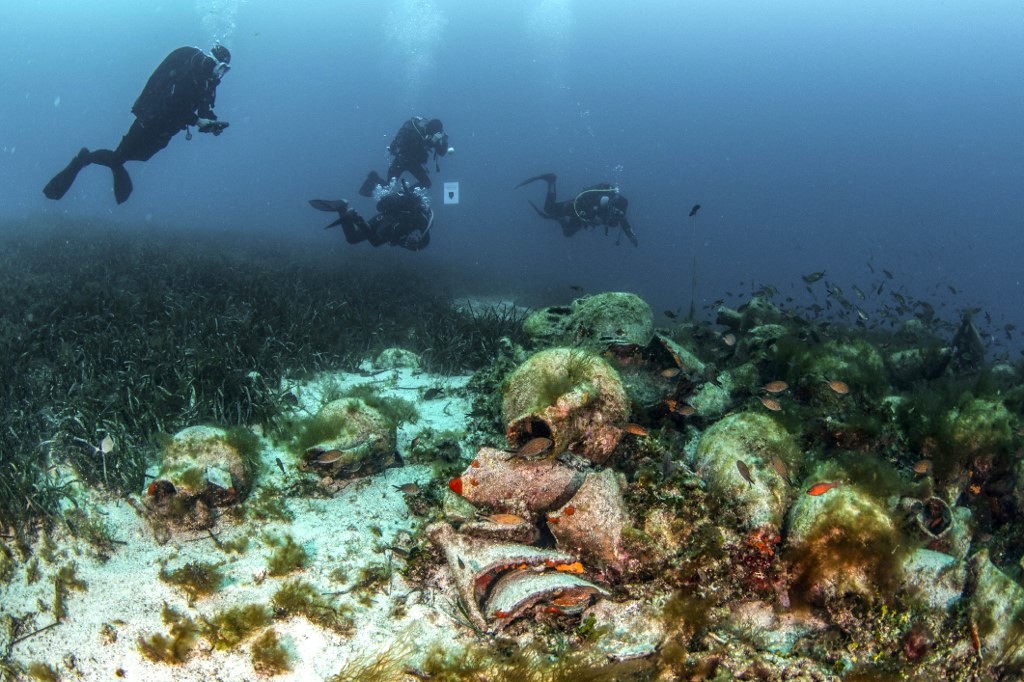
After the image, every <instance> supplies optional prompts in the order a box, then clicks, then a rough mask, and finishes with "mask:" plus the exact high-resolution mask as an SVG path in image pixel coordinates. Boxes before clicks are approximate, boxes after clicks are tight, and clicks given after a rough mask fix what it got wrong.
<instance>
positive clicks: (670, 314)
mask: <svg viewBox="0 0 1024 682" xmlns="http://www.w3.org/2000/svg"><path fill="white" fill-rule="evenodd" d="M662 313H663V314H664V315H665V317H667V318H668V319H670V320H674V319H676V314H675V313H674V312H672V311H671V310H663V311H662Z"/></svg>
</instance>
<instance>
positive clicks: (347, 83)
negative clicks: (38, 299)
mask: <svg viewBox="0 0 1024 682" xmlns="http://www.w3.org/2000/svg"><path fill="white" fill-rule="evenodd" d="M216 40H221V41H223V42H224V44H226V45H227V46H228V47H229V48H230V49H231V51H232V55H233V60H232V71H231V72H230V73H229V74H228V76H227V77H226V78H225V80H224V82H223V83H222V84H221V86H220V88H219V90H218V98H217V108H216V110H217V113H218V115H219V116H220V117H221V118H222V119H223V120H227V121H229V122H230V123H231V127H230V129H228V130H227V131H226V132H225V133H224V134H223V135H221V136H220V137H217V138H214V137H212V136H204V135H196V136H195V138H194V139H192V140H191V141H190V142H186V140H185V139H184V136H183V135H179V136H178V137H176V138H175V139H174V140H173V141H172V142H171V144H170V146H169V147H168V148H167V149H165V150H164V151H162V152H160V153H159V154H158V155H157V156H156V157H154V158H153V159H152V160H151V161H150V162H148V163H145V164H140V163H130V164H129V165H128V169H129V171H130V173H131V175H132V178H133V180H134V183H135V192H134V194H133V196H132V198H131V199H130V201H129V202H128V203H126V204H124V205H122V206H117V205H116V204H115V203H114V199H113V195H112V191H111V178H110V173H109V172H108V171H107V170H106V169H105V168H101V167H96V166H94V167H91V168H88V169H86V170H85V171H83V173H82V174H81V175H80V177H79V179H78V181H77V183H76V184H75V186H74V187H73V188H72V190H71V191H70V192H69V193H68V195H67V196H66V197H65V198H64V199H63V200H62V201H60V202H53V201H49V200H47V199H46V198H44V197H43V194H42V191H41V190H42V187H43V185H44V184H45V183H46V181H47V180H48V179H49V178H50V177H51V176H52V175H53V174H54V173H55V172H56V171H58V170H59V169H60V168H62V167H63V166H64V165H65V164H66V163H67V162H68V160H69V159H70V158H71V156H72V155H73V154H74V153H75V152H76V151H77V150H78V148H79V147H81V146H87V147H90V148H99V147H113V146H116V144H117V142H118V140H119V139H120V136H121V135H122V134H123V133H124V132H125V131H126V130H127V129H128V127H129V125H130V124H131V122H132V116H131V114H130V111H129V109H130V107H131V104H132V102H133V101H134V99H135V97H136V96H137V95H138V93H139V91H140V90H141V88H142V86H143V84H144V83H145V81H146V79H147V77H148V76H149V74H150V73H151V72H152V70H153V68H155V67H156V65H157V64H158V63H159V62H160V60H161V59H163V57H164V56H165V55H166V54H167V53H168V52H170V51H171V50H172V49H174V48H176V47H179V46H181V45H198V46H201V47H204V48H208V47H209V46H211V45H212V44H213V42H214V41H216ZM0 65H2V66H0V69H2V70H0V92H2V93H3V96H2V99H0V220H4V219H9V218H26V217H27V218H34V217H39V216H45V215H47V214H53V215H65V214H66V215H68V216H73V217H97V216H98V217H101V218H109V219H110V220H112V221H115V222H117V223H121V224H129V225H137V229H138V230H139V231H140V233H141V232H145V231H146V230H156V229H161V230H165V229H174V227H175V226H184V225H188V226H197V225H198V226H202V227H206V228H208V229H211V230H224V229H228V230H244V231H252V232H259V233H271V234H276V235H284V236H287V237H288V238H290V239H294V240H308V242H309V243H310V245H311V248H314V249H316V250H325V249H326V250H331V251H334V252H336V253H337V257H338V262H339V267H344V265H345V263H346V262H350V261H351V260H356V259H358V260H362V261H370V262H379V263H380V264H381V273H382V276H387V272H388V271H389V270H388V268H389V267H390V266H391V265H392V264H394V263H396V262H401V263H416V264H418V265H419V266H422V267H423V268H426V269H436V271H437V272H438V273H439V275H438V276H439V277H442V276H443V277H451V276H452V275H451V273H452V272H458V273H461V274H462V275H463V276H464V278H465V280H466V281H468V282H469V283H470V284H471V285H472V286H475V287H477V288H479V289H480V290H491V291H498V292H506V293H508V294H510V295H517V296H521V297H523V298H524V299H525V300H529V301H530V302H531V303H534V304H548V303H560V302H564V301H565V300H567V299H568V298H569V297H570V296H572V295H574V294H573V292H572V291H570V290H569V285H579V286H582V287H583V288H584V289H585V290H589V291H601V290H630V291H634V292H637V293H639V294H641V295H642V296H644V297H645V298H646V299H647V300H648V301H649V302H651V304H652V305H653V306H654V307H655V309H656V310H659V311H660V310H663V309H677V308H680V307H681V308H682V310H683V311H684V312H685V310H686V308H687V306H688V305H689V300H690V295H691V290H690V280H691V266H692V262H693V258H694V256H696V260H697V274H698V289H697V297H698V307H699V306H700V305H703V304H707V303H710V302H711V301H713V300H714V299H718V298H722V297H724V296H725V292H726V291H731V292H733V293H740V292H745V293H749V291H750V290H751V288H752V287H753V286H760V285H762V284H771V285H774V286H776V287H777V288H778V289H779V290H780V298H781V297H783V296H787V295H794V296H796V297H797V299H798V302H800V301H803V302H806V301H807V296H806V293H805V292H804V287H803V283H802V281H801V280H800V278H799V275H801V274H806V273H808V272H811V271H815V270H826V271H827V273H828V279H829V280H830V281H833V282H834V283H836V284H838V285H840V286H842V287H844V288H845V289H846V290H847V291H849V286H850V285H852V284H857V285H858V286H860V288H861V289H863V290H865V291H869V292H870V291H872V290H873V287H874V286H875V285H877V284H878V283H880V282H881V281H882V278H883V276H882V275H881V274H880V269H881V268H885V269H888V270H889V271H891V272H892V273H893V274H894V275H895V279H894V280H893V281H892V282H891V283H889V284H888V285H887V286H888V288H892V287H894V286H895V287H899V286H902V287H903V290H904V291H905V292H907V293H910V294H912V295H914V296H917V297H919V298H925V299H928V300H930V301H932V302H933V303H935V304H936V305H938V306H943V305H944V306H945V307H940V311H941V312H942V314H943V315H944V316H946V317H949V318H956V316H957V310H959V309H962V308H966V307H970V306H979V307H982V308H984V309H985V310H986V311H988V312H990V314H991V315H992V317H993V323H992V325H991V327H992V328H993V329H996V330H998V329H999V328H1001V327H1002V325H1003V324H1005V323H1008V322H1009V323H1013V324H1017V325H1018V326H1021V327H1024V313H1022V312H1021V306H1020V301H1021V300H1024V299H1022V294H1024V287H1022V286H1021V280H1022V279H1024V275H1022V273H1021V268H1020V265H1019V260H1020V254H1022V253H1024V230H1022V229H1021V228H1022V227H1024V191H1022V190H1024V182H1022V181H1024V126H1022V121H1024V78H1022V74H1024V5H1022V4H1021V3H1020V2H1017V1H1011V0H983V1H981V2H954V1H952V0H947V1H945V2H937V1H935V2H932V1H929V2H925V1H923V0H922V1H910V0H896V1H894V0H862V1H860V2H821V1H820V0H806V1H801V0H743V1H737V0H715V1H714V2H709V1H705V2H695V1H693V0H675V1H669V0H664V1H662V0H657V1H655V0H639V1H638V2H629V3H627V2H607V1H605V0H600V1H597V2H595V1H593V0H591V1H588V2H583V1H582V0H576V1H572V0H529V1H524V2H505V3H498V2H482V1H481V0H434V1H431V0H387V1H385V2H377V3H353V2H337V1H325V0H317V1H304V2H298V3H283V2H277V1H276V0H250V1H248V2H243V1H240V0H201V1H199V2H195V1H194V0H182V1H179V2H171V1H167V2H138V1H137V0H34V1H31V2H29V1H24V2H15V1H14V0H5V2H4V3H3V5H2V7H0ZM412 115H424V116H428V117H433V116H437V117H440V118H441V119H443V121H444V123H445V127H446V129H447V130H448V132H449V134H450V136H451V144H452V145H453V146H454V147H455V149H456V152H455V154H454V155H451V156H449V157H446V158H444V159H442V160H441V172H440V174H435V173H433V168H431V171H432V175H433V177H434V179H435V187H434V196H435V204H436V207H437V209H438V211H437V223H436V226H435V229H434V232H433V241H432V243H431V246H430V248H429V249H428V250H427V251H425V252H421V253H407V252H404V251H401V250H399V249H389V248H382V249H377V250H373V249H371V248H370V247H369V246H368V245H366V244H362V245H357V246H350V245H348V244H345V243H344V241H343V240H342V239H341V237H340V235H339V234H338V233H337V232H336V231H328V232H325V231H323V230H322V229H321V227H322V226H323V225H324V224H326V223H327V222H329V218H330V217H329V216H328V215H327V214H322V213H318V212H316V211H313V210H312V209H311V208H310V207H309V206H308V205H307V203H306V200H307V199H310V198H314V197H319V198H342V197H346V198H351V199H359V201H357V202H356V204H355V205H356V206H357V208H359V209H361V210H363V211H365V212H367V213H370V212H371V209H372V205H371V202H369V201H368V200H361V199H360V198H359V197H356V192H355V190H356V189H357V188H358V186H359V184H360V182H361V180H362V178H363V177H364V176H365V174H366V172H367V171H368V170H369V169H371V168H376V169H377V170H379V171H383V170H384V169H385V168H386V164H387V157H386V154H385V151H384V148H385V146H386V145H387V143H388V142H389V141H390V139H391V137H392V136H393V134H394V133H395V131H396V130H397V129H398V127H399V126H400V125H401V123H402V122H403V121H404V120H405V119H407V118H408V117H410V116H412ZM552 171H553V172H557V173H558V174H559V187H560V194H561V195H562V196H564V197H569V196H571V193H572V192H574V191H576V190H578V189H581V188H583V187H585V186H587V185H590V184H593V183H597V182H602V181H607V182H613V183H617V184H618V185H619V186H620V187H621V190H622V191H623V193H624V194H625V195H626V196H627V197H629V199H630V202H631V203H630V220H631V222H632V224H633V226H634V228H635V230H636V232H637V234H638V235H639V238H640V247H639V248H633V247H632V246H630V245H629V244H628V242H627V241H626V240H625V239H623V240H622V241H621V244H620V245H618V246H616V237H617V236H618V235H616V234H610V235H608V236H605V235H604V234H603V233H602V232H600V231H594V232H588V233H581V234H578V235H576V236H575V237H573V238H571V239H567V238H565V237H564V236H563V235H562V234H561V233H560V231H559V230H558V228H557V226H556V225H555V224H554V223H551V222H547V221H542V220H541V219H539V218H538V217H537V216H536V215H534V213H533V211H532V210H531V209H530V207H529V205H528V204H527V200H528V199H532V200H533V201H535V202H539V201H540V200H541V198H542V187H541V186H540V185H531V186H529V187H526V188H522V189H519V190H513V189H512V188H513V187H514V185H515V184H516V183H518V182H519V181H520V180H522V179H524V178H526V177H529V176H532V175H536V174H539V173H543V172H552ZM444 181H458V182H460V185H461V199H462V200H461V203H460V204H458V205H457V206H443V205H441V202H440V183H441V182H444ZM696 203H700V204H702V206H703V208H702V210H701V212H700V213H699V215H698V216H697V219H696V220H690V219H688V218H687V213H688V212H689V208H690V206H691V205H693V204H696ZM869 264H870V265H871V266H872V267H874V268H876V272H875V274H872V273H871V271H870V269H869V267H868V266H869ZM441 273H447V274H441ZM740 282H743V285H742V286H741V285H740ZM752 283H753V284H752ZM463 284H465V282H463ZM947 285H952V286H953V287H954V288H955V289H956V290H957V291H958V293H957V294H955V295H954V294H953V293H952V292H951V291H950V290H949V289H948V287H947ZM817 293H818V295H819V298H822V295H823V289H819V290H818V292H817ZM822 300H823V299H822ZM890 300H891V299H889V298H887V296H886V293H883V295H881V296H879V297H877V298H875V299H873V300H869V301H866V302H865V303H864V304H862V305H863V306H864V307H865V309H866V310H869V311H870V312H872V314H874V311H875V310H876V309H877V308H878V307H879V306H881V305H882V304H886V303H889V302H890ZM663 321H664V319H663ZM1000 336H1001V335H1000ZM993 350H994V351H995V352H1000V347H995V348H994V349H993ZM1004 350H1005V348H1004ZM1013 352H1014V353H1016V349H1013Z"/></svg>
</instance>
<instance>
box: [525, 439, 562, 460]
mask: <svg viewBox="0 0 1024 682" xmlns="http://www.w3.org/2000/svg"><path fill="white" fill-rule="evenodd" d="M554 444H555V442H554V441H553V440H551V439H550V438H544V437H543V436H538V437H537V438H531V439H530V440H528V441H526V442H525V443H523V444H522V445H521V446H520V447H519V449H518V450H516V455H517V456H519V457H526V458H530V457H540V456H541V455H543V454H544V453H546V452H547V451H548V450H550V449H551V448H552V447H553V446H554Z"/></svg>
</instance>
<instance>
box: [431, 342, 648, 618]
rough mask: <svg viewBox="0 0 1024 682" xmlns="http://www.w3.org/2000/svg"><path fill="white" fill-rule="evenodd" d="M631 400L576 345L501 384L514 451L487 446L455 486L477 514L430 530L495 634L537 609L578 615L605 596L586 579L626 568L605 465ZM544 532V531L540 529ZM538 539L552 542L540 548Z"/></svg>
mask: <svg viewBox="0 0 1024 682" xmlns="http://www.w3.org/2000/svg"><path fill="white" fill-rule="evenodd" d="M627 411H628V404H627V398H626V394H625V391H624V390H623V387H622V383H621V381H620V380H619V377H618V374H617V373H616V371H615V370H614V369H613V368H612V367H611V366H610V365H609V364H608V363H607V362H605V361H604V360H603V359H602V358H600V357H599V356H597V355H595V354H593V353H590V352H589V351H583V350H579V349H567V348H554V349H549V350H545V351H541V352H539V353H537V354H535V355H533V356H532V357H531V358H529V359H528V360H527V361H526V362H524V363H523V364H522V365H521V366H520V367H519V368H518V369H517V370H516V371H515V372H513V374H512V375H511V376H510V377H509V379H508V381H507V382H506V384H505V391H504V401H503V416H504V421H505V424H506V427H507V432H506V437H507V440H508V444H509V447H510V449H509V450H498V449H494V448H486V447H485V448H482V449H481V450H480V451H479V452H478V454H477V456H476V458H475V459H474V460H473V461H472V463H471V464H470V466H469V467H467V469H466V470H465V472H463V474H462V475H461V476H459V477H458V478H455V479H452V480H451V482H450V483H449V487H450V488H451V490H452V491H453V492H455V493H456V494H458V495H460V496H461V497H462V498H463V499H464V500H466V501H467V502H469V503H470V504H471V505H473V507H474V508H475V509H476V510H477V512H478V516H477V517H476V518H470V519H467V520H465V521H464V522H463V523H462V524H461V525H460V526H459V528H458V530H456V529H455V528H453V527H452V526H451V525H450V524H448V523H439V524H436V525H434V526H433V527H432V528H431V529H430V530H429V531H428V532H429V535H430V538H431V540H432V541H433V542H435V543H436V544H437V545H438V546H439V547H440V548H441V549H442V551H443V553H444V555H445V558H446V559H447V562H448V566H449V568H450V570H451V574H452V577H453V579H454V582H455V584H456V587H457V589H458V592H459V595H460V597H461V598H462V601H463V603H464V604H465V605H466V610H467V613H468V616H469V618H470V619H471V620H472V621H473V623H474V625H476V626H477V627H479V628H480V629H481V630H490V631H495V630H500V629H502V628H504V627H505V626H506V625H508V624H509V623H511V622H512V621H514V620H516V619H518V618H521V617H524V616H527V615H531V614H533V613H535V612H537V611H542V612H547V613H553V614H576V613H580V612H582V611H583V610H584V609H585V608H586V607H588V606H589V605H590V604H591V602H592V601H593V600H594V599H596V598H599V597H600V596H603V595H606V594H607V593H606V591H605V590H603V589H602V588H600V587H598V586H597V585H596V584H594V583H593V582H591V581H590V580H588V579H586V577H585V576H588V575H589V576H592V577H594V578H607V577H610V576H614V575H616V574H617V573H619V572H621V569H622V562H623V560H624V557H623V555H622V550H621V544H622V533H623V529H624V528H625V526H626V523H627V519H626V511H625V507H624V503H623V498H622V493H623V489H624V482H623V481H622V479H621V476H620V475H618V474H616V473H614V472H613V471H611V470H609V469H601V468H599V467H600V465H601V464H602V463H604V462H605V461H606V460H607V459H608V457H609V456H610V455H611V453H612V451H613V450H614V449H615V446H616V445H617V444H618V442H619V439H620V438H621V436H622V433H623V431H622V426H623V425H624V423H625V421H626V416H627ZM545 531H546V532H545ZM541 537H544V538H548V540H547V544H548V545H550V544H551V540H552V539H553V542H554V547H553V548H551V547H543V546H537V544H536V543H538V541H539V540H540V538H541Z"/></svg>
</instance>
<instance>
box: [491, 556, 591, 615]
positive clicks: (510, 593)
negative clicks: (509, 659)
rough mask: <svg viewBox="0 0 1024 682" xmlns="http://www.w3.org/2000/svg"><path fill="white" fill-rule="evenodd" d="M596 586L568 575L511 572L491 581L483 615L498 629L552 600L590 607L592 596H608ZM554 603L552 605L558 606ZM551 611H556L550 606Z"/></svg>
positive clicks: (550, 572)
mask: <svg viewBox="0 0 1024 682" xmlns="http://www.w3.org/2000/svg"><path fill="white" fill-rule="evenodd" d="M607 594H608V593H607V592H605V591H604V590H602V589H601V588H600V587H598V586H597V585H594V584H593V583H590V582H588V581H586V580H584V579H583V578H579V577H577V576H574V575H570V574H568V573H559V572H556V571H546V572H544V573H536V572H533V571H529V570H522V571H512V572H510V573H506V574H505V575H503V576H501V577H500V578H498V579H497V580H496V581H495V582H494V587H493V588H491V594H490V597H488V599H487V606H486V607H485V611H484V616H485V617H486V618H487V620H488V621H492V622H494V623H495V624H496V625H497V627H498V628H501V627H502V626H504V625H505V624H508V623H511V622H512V621H513V620H515V619H517V618H520V617H522V616H524V615H526V612H527V611H529V610H530V609H531V608H533V607H534V606H536V605H538V604H542V603H544V602H549V601H552V600H564V601H572V602H574V603H575V602H577V601H578V602H579V603H580V606H581V608H580V610H581V611H582V610H583V607H585V606H586V605H589V602H590V599H589V598H588V596H589V597H590V598H593V596H594V595H607ZM558 603H559V601H554V602H553V604H558ZM552 608H556V609H557V608H558V607H557V606H554V605H553V606H552Z"/></svg>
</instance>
